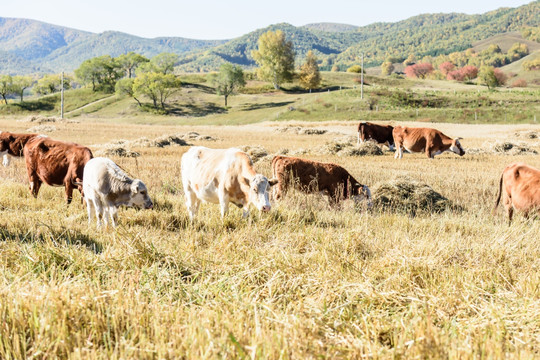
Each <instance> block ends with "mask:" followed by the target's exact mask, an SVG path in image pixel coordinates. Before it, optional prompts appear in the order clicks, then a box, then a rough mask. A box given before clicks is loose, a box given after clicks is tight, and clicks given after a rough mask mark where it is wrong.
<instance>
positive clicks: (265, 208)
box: [261, 205, 272, 212]
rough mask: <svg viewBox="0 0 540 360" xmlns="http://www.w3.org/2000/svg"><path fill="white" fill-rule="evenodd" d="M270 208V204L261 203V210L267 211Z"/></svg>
mask: <svg viewBox="0 0 540 360" xmlns="http://www.w3.org/2000/svg"><path fill="white" fill-rule="evenodd" d="M271 209H272V207H271V206H270V205H263V206H262V208H261V211H263V212H269V211H270V210H271Z"/></svg>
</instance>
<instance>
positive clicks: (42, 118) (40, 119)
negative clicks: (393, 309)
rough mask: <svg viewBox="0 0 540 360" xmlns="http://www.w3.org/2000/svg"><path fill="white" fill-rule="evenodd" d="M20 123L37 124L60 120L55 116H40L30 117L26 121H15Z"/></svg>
mask: <svg viewBox="0 0 540 360" xmlns="http://www.w3.org/2000/svg"><path fill="white" fill-rule="evenodd" d="M17 121H20V122H37V123H38V124H43V123H48V122H57V121H62V119H60V118H58V117H56V116H42V115H30V116H28V117H27V118H26V119H21V120H17Z"/></svg>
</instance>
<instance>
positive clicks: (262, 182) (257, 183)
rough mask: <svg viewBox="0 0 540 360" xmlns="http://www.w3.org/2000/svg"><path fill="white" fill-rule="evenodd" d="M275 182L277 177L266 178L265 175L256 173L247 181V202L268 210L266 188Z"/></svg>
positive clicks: (269, 207)
mask: <svg viewBox="0 0 540 360" xmlns="http://www.w3.org/2000/svg"><path fill="white" fill-rule="evenodd" d="M276 183H277V179H272V180H268V179H267V178H266V176H263V175H261V174H256V175H255V176H254V177H253V179H251V180H250V181H249V202H250V203H252V204H253V205H254V206H255V207H256V208H257V209H259V210H260V211H270V209H271V208H272V207H271V206H270V202H269V201H268V190H269V189H270V187H272V186H274V185H275V184H276Z"/></svg>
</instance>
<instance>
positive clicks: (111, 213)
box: [107, 205, 118, 228]
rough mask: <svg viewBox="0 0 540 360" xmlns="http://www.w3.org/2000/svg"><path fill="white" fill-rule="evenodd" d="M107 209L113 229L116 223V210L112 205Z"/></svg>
mask: <svg viewBox="0 0 540 360" xmlns="http://www.w3.org/2000/svg"><path fill="white" fill-rule="evenodd" d="M107 208H108V212H109V216H110V218H111V224H112V227H113V228H115V227H116V224H117V223H118V209H117V208H116V206H113V205H109V206H108V207H107Z"/></svg>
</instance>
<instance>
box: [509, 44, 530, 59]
mask: <svg viewBox="0 0 540 360" xmlns="http://www.w3.org/2000/svg"><path fill="white" fill-rule="evenodd" d="M507 54H508V56H509V57H510V59H511V61H516V60H519V59H521V58H522V57H524V56H527V55H529V47H528V46H527V45H525V44H521V43H515V44H514V45H512V47H511V48H510V49H509V50H508V52H507Z"/></svg>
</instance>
